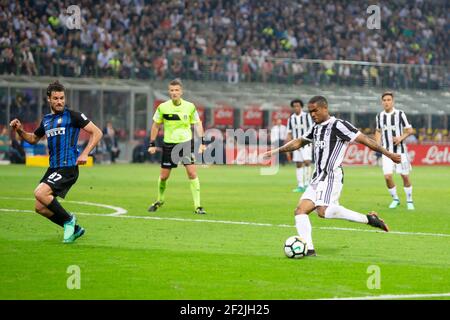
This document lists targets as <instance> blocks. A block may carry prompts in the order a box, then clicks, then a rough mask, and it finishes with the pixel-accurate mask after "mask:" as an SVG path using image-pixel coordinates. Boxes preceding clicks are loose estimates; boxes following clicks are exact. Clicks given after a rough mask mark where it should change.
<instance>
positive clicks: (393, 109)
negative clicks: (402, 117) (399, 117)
mask: <svg viewBox="0 0 450 320" xmlns="http://www.w3.org/2000/svg"><path fill="white" fill-rule="evenodd" d="M395 111H396V110H395V108H392V111H391V112H386V111H384V110H383V112H384V113H386V114H393V113H394V112H395Z"/></svg>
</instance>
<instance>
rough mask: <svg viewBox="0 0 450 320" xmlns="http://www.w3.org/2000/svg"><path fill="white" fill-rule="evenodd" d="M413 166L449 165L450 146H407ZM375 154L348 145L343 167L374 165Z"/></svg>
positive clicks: (359, 145)
mask: <svg viewBox="0 0 450 320" xmlns="http://www.w3.org/2000/svg"><path fill="white" fill-rule="evenodd" d="M408 156H409V159H410V161H411V164H412V165H413V166H426V165H441V166H442V165H447V166H448V165H450V145H448V144H447V145H444V144H443V145H438V144H435V145H418V144H410V145H408ZM376 162H377V157H376V155H375V152H374V151H372V150H371V149H369V148H368V147H366V146H364V145H361V144H350V145H349V146H348V148H347V151H346V152H345V156H344V161H343V164H344V165H375V164H376Z"/></svg>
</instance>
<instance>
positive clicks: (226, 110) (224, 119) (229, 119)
mask: <svg viewBox="0 0 450 320" xmlns="http://www.w3.org/2000/svg"><path fill="white" fill-rule="evenodd" d="M214 125H216V126H217V125H219V126H231V127H232V126H233V125H234V109H233V108H232V107H230V106H220V107H218V108H216V109H214Z"/></svg>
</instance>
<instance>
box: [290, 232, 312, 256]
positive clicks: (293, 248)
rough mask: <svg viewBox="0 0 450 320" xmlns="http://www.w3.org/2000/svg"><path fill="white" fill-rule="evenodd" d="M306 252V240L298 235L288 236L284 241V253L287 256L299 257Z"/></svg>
mask: <svg viewBox="0 0 450 320" xmlns="http://www.w3.org/2000/svg"><path fill="white" fill-rule="evenodd" d="M307 252H308V247H307V246H306V241H305V240H303V239H302V238H301V237H299V236H292V237H289V238H287V240H286V241H285V242H284V253H285V254H286V256H287V257H288V258H294V259H300V258H303V257H304V256H306V253H307Z"/></svg>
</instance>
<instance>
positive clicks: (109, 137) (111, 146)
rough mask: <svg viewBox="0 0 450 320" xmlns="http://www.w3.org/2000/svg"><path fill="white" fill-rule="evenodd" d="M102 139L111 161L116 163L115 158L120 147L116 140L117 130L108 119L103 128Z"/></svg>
mask: <svg viewBox="0 0 450 320" xmlns="http://www.w3.org/2000/svg"><path fill="white" fill-rule="evenodd" d="M103 141H104V142H105V145H106V150H107V151H108V153H109V154H110V157H111V163H116V159H117V158H118V157H119V155H120V149H119V146H118V142H117V132H116V130H115V129H114V127H113V125H112V122H111V121H108V122H107V123H106V127H105V128H104V129H103Z"/></svg>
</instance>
